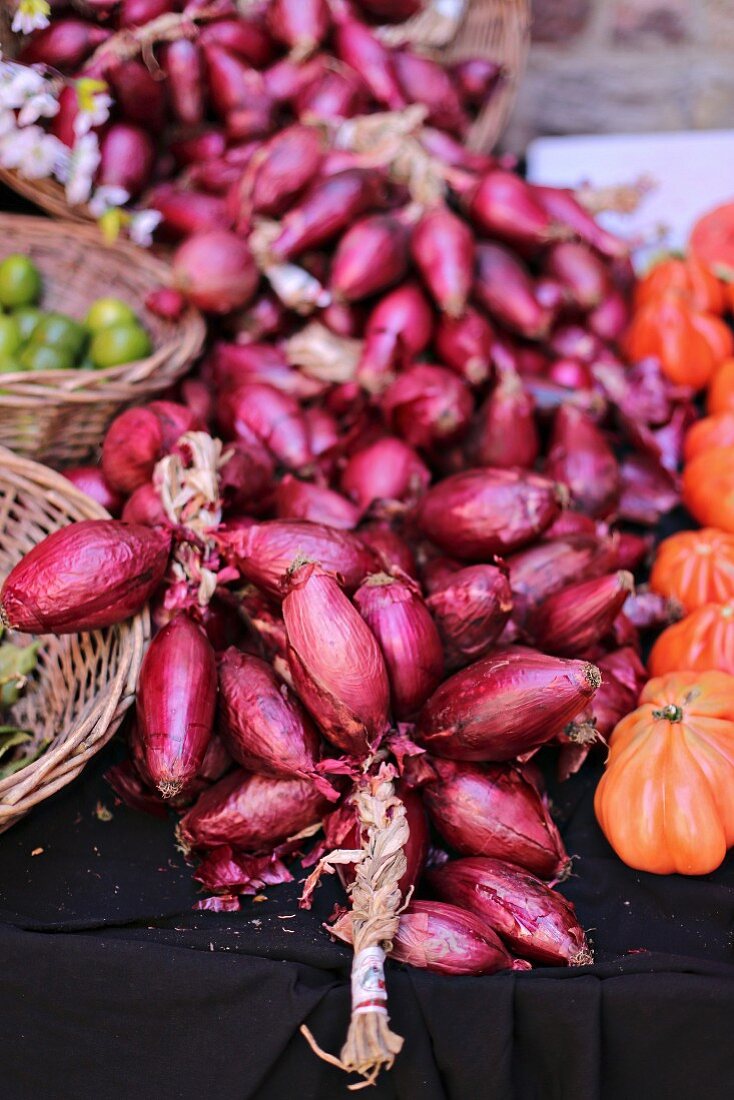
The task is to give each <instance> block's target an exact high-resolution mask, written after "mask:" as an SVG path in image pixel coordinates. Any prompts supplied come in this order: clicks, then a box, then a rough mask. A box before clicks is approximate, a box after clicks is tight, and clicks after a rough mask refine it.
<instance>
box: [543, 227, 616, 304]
mask: <svg viewBox="0 0 734 1100" xmlns="http://www.w3.org/2000/svg"><path fill="white" fill-rule="evenodd" d="M545 271H546V272H547V274H548V275H551V276H552V277H553V278H555V279H557V280H558V281H559V283H561V284H562V285H563V286H564V287H565V288H566V291H567V293H568V294H569V296H570V298H571V301H572V302H573V303H574V305H576V306H578V308H579V309H582V310H589V309H594V308H595V307H596V306H598V305H599V304H600V303H601V302H602V301H603V299H604V296H605V295H606V294H607V292H608V291H609V289H610V286H609V272H608V269H607V265H606V264H605V263H603V262H602V260H600V259H599V257H598V256H597V255H596V254H595V253H594V252H592V251H591V249H590V248H589V247H588V246H587V245H585V244H580V243H578V242H576V241H561V242H559V243H558V244H554V245H553V246H552V248H551V250H550V252H549V253H548V255H547V256H546V259H545Z"/></svg>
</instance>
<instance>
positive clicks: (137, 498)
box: [122, 481, 171, 527]
mask: <svg viewBox="0 0 734 1100" xmlns="http://www.w3.org/2000/svg"><path fill="white" fill-rule="evenodd" d="M122 519H123V520H124V522H125V523H142V524H144V525H145V526H146V527H157V526H159V525H161V524H162V525H163V526H166V525H170V522H171V521H170V520H169V518H168V516H167V515H166V513H165V510H164V508H163V505H162V504H161V498H160V496H159V495H158V491H157V489H156V487H155V486H154V485H153V483H152V482H151V481H146V482H144V483H143V484H142V485H138V487H137V489H136V490H135V491H134V493H133V494H132V495H131V496H130V497H128V499H127V501H126V502H125V507H124V508H123V509H122Z"/></svg>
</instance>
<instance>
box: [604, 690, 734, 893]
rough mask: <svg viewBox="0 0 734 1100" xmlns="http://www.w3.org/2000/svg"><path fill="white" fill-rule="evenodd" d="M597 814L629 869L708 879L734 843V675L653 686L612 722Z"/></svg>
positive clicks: (610, 840) (606, 834) (613, 845)
mask: <svg viewBox="0 0 734 1100" xmlns="http://www.w3.org/2000/svg"><path fill="white" fill-rule="evenodd" d="M594 809H595V810H596V816H597V819H598V821H599V824H600V825H601V828H602V830H603V832H604V835H605V836H606V838H607V840H608V841H609V843H610V844H611V845H612V847H613V848H614V850H615V852H616V853H617V855H618V856H619V858H620V859H622V860H623V861H624V862H625V863H626V864H628V866H630V867H634V868H636V869H637V870H639V871H650V872H652V873H653V874H657V875H668V874H671V873H673V872H677V873H678V874H682V875H706V874H709V873H710V872H711V871H714V870H716V868H717V867H718V866H719V864H720V863H721V861H722V860H723V858H724V856H725V855H726V850H727V848H729V847H730V846H731V845H732V844H733V843H734V677H732V676H728V675H726V674H725V673H723V672H703V673H697V672H679V673H675V674H672V675H669V676H662V677H658V678H656V679H654V680H650V681H649V683H648V684H647V685H646V686H645V688H644V689H643V692H642V695H641V696H640V706H639V707H638V708H637V710H634V711H633V712H632V713H631V714H628V715H627V717H626V718H623V719H622V721H621V722H619V723H618V724H617V726H616V727H615V730H614V732H613V734H612V737H611V741H610V752H609V759H608V761H607V768H606V771H605V772H604V775H603V776H602V778H601V782H600V783H599V786H598V787H597V789H596V796H595V798H594Z"/></svg>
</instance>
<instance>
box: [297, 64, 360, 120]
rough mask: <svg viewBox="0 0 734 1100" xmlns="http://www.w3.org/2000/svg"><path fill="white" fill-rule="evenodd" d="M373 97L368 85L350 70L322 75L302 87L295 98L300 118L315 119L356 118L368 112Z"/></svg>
mask: <svg viewBox="0 0 734 1100" xmlns="http://www.w3.org/2000/svg"><path fill="white" fill-rule="evenodd" d="M368 98H369V93H368V91H367V87H366V85H365V83H364V81H362V80H360V78H359V77H358V76H357V74H356V73H355V72H353V71H352V70H351V69H348V68H347V67H346V66H345V67H344V68H343V69H342V70H341V71H340V70H330V69H328V68H327V69H326V71H324V72H322V73H320V74H319V75H318V76H317V77H316V79H315V80H311V81H309V82H308V83H305V84H302V86H301V88H300V90H299V91H298V94H297V95H296V97H295V108H296V113H297V114H298V117H299V118H301V119H305V120H306V121H309V120H311V119H322V118H326V119H339V118H354V116H355V115H358V114H362V113H364V111H365V108H366V104H367V100H368Z"/></svg>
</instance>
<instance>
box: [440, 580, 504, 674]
mask: <svg viewBox="0 0 734 1100" xmlns="http://www.w3.org/2000/svg"><path fill="white" fill-rule="evenodd" d="M426 602H427V604H428V609H429V610H430V612H431V614H432V615H433V617H434V619H435V620H436V624H437V626H438V632H439V634H440V635H441V640H442V642H443V647H444V654H445V657H446V667H447V668H448V669H452V670H453V669H456V668H461V667H462V666H463V665H466V664H469V662H470V661H476V660H477V659H478V658H479V657H483V656H484V654H485V653H487V651H488V650H490V649H491V648H492V646H493V645H494V644H495V642H496V641H497V639H498V638H499V636H500V634H501V633H502V631H503V629H504V626H505V623H506V622H507V620H508V618H509V616H510V612H511V611H512V592H511V591H510V582H509V580H508V578H507V572H506V570H504V569H501V568H500V567H499V566H496V565H470V566H468V567H467V568H466V569H459V570H458V572H455V573H451V574H450V575H449V576H447V577H446V578H445V579H444V580H442V581H441V582H440V583H439V584H437V585H435V586H433V587H432V588H431V594H430V596H429V597H428V600H427V601H426Z"/></svg>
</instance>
